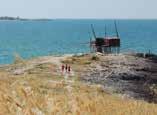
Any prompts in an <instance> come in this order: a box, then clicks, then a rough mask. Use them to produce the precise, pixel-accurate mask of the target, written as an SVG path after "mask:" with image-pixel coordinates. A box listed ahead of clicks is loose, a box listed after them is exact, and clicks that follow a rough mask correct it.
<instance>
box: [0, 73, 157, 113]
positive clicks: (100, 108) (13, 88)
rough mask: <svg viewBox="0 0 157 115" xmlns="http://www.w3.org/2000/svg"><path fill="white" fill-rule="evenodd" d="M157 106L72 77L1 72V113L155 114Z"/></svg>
mask: <svg viewBox="0 0 157 115" xmlns="http://www.w3.org/2000/svg"><path fill="white" fill-rule="evenodd" d="M56 77H57V76H56ZM58 77H59V76H58ZM156 108H157V105H156V104H149V103H146V102H142V101H134V100H129V99H121V98H120V97H118V96H116V95H111V94H108V93H106V92H103V91H102V89H101V87H100V86H96V85H87V84H84V83H80V82H78V81H74V80H72V79H70V80H68V81H65V80H63V79H62V78H60V79H57V78H56V79H55V78H54V77H52V78H49V79H48V77H43V78H42V77H39V76H36V75H27V76H21V77H16V76H12V77H11V76H8V74H6V73H2V72H1V73H0V115H17V114H20V115H155V114H156V113H157V109H156Z"/></svg>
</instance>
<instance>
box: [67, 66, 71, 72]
mask: <svg viewBox="0 0 157 115" xmlns="http://www.w3.org/2000/svg"><path fill="white" fill-rule="evenodd" d="M70 72H71V67H70V65H69V66H68V73H69V74H70Z"/></svg>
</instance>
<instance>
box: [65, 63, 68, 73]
mask: <svg viewBox="0 0 157 115" xmlns="http://www.w3.org/2000/svg"><path fill="white" fill-rule="evenodd" d="M65 70H66V72H68V64H66V65H65Z"/></svg>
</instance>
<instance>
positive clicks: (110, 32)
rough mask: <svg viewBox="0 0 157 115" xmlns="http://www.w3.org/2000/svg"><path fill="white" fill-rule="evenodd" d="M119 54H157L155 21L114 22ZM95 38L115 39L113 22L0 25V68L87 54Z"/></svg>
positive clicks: (36, 22)
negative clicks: (36, 59)
mask: <svg viewBox="0 0 157 115" xmlns="http://www.w3.org/2000/svg"><path fill="white" fill-rule="evenodd" d="M116 22H117V28H118V32H119V35H120V38H121V52H149V51H150V52H152V53H155V54H157V20H116ZM91 24H93V26H94V30H95V33H96V36H98V37H104V36H105V27H106V32H107V36H115V35H116V31H115V27H114V20H109V19H108V20H106V19H53V20H27V21H20V20H14V21H9V20H6V21H0V64H10V63H13V62H14V58H15V55H17V54H18V55H20V56H21V57H22V58H24V59H29V58H34V57H38V56H47V55H63V54H77V53H88V52H90V48H89V41H90V38H93V34H92V31H91Z"/></svg>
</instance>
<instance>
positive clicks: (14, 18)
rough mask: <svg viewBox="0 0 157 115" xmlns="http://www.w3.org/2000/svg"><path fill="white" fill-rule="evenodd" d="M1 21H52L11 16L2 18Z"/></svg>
mask: <svg viewBox="0 0 157 115" xmlns="http://www.w3.org/2000/svg"><path fill="white" fill-rule="evenodd" d="M1 20H18V21H51V20H52V19H46V18H43V19H27V18H20V17H10V16H1V17H0V21H1Z"/></svg>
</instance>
